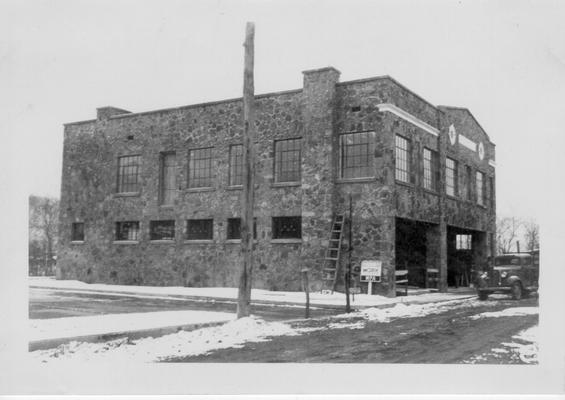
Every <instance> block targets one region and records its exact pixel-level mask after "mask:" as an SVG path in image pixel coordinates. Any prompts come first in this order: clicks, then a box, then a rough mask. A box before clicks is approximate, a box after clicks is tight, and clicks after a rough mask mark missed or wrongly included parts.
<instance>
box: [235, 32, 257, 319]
mask: <svg viewBox="0 0 565 400" xmlns="http://www.w3.org/2000/svg"><path fill="white" fill-rule="evenodd" d="M254 41H255V24H254V23H253V22H248V23H247V25H246V29H245V43H244V44H243V47H244V48H245V56H244V70H243V164H244V165H243V197H242V201H241V206H242V213H241V254H242V256H243V257H242V258H243V264H242V265H241V273H240V276H239V292H238V296H237V318H242V317H247V316H249V314H250V304H251V277H252V272H253V204H254V198H255V148H254V146H255V144H254V143H255V104H254V102H255V97H254V96H255V95H254V90H255V89H254V85H253V65H254Z"/></svg>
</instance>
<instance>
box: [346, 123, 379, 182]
mask: <svg viewBox="0 0 565 400" xmlns="http://www.w3.org/2000/svg"><path fill="white" fill-rule="evenodd" d="M374 142H375V132H356V133H346V134H343V135H341V136H340V140H339V154H340V177H341V178H343V179H349V178H370V177H373V176H374V175H375V172H374V170H373V159H374V154H373V151H374Z"/></svg>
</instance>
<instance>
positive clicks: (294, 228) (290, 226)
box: [272, 217, 302, 239]
mask: <svg viewBox="0 0 565 400" xmlns="http://www.w3.org/2000/svg"><path fill="white" fill-rule="evenodd" d="M272 229H273V239H300V238H302V217H273V227H272Z"/></svg>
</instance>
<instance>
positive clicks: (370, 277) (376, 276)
mask: <svg viewBox="0 0 565 400" xmlns="http://www.w3.org/2000/svg"><path fill="white" fill-rule="evenodd" d="M382 266H383V262H382V261H380V260H363V261H361V273H360V277H359V278H360V279H359V280H360V281H361V282H368V285H369V287H368V291H367V293H368V294H369V295H372V294H373V282H380V281H381V273H382Z"/></svg>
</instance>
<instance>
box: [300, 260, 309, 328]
mask: <svg viewBox="0 0 565 400" xmlns="http://www.w3.org/2000/svg"><path fill="white" fill-rule="evenodd" d="M308 271H310V270H309V269H308V268H304V269H302V271H301V272H302V286H303V288H304V292H305V293H306V312H305V318H310V285H309V283H308Z"/></svg>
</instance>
